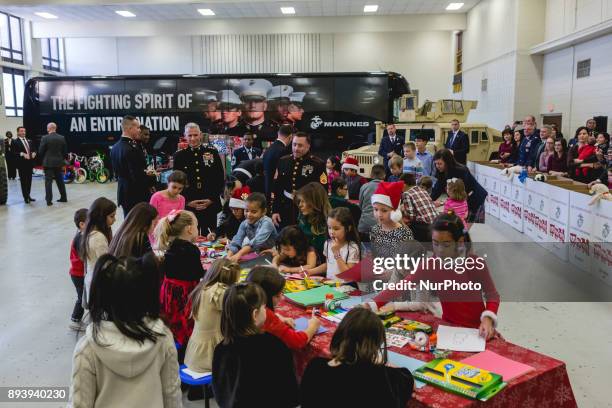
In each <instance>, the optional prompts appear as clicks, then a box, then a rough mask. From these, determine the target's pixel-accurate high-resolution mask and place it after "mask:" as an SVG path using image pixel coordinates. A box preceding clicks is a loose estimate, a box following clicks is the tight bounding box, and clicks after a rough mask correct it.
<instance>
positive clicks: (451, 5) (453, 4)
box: [446, 3, 463, 11]
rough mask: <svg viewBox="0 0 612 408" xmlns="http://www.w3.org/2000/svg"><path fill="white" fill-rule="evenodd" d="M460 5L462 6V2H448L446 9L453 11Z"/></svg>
mask: <svg viewBox="0 0 612 408" xmlns="http://www.w3.org/2000/svg"><path fill="white" fill-rule="evenodd" d="M461 7H463V3H450V4H449V5H448V6H446V10H448V11H454V10H459V9H460V8H461Z"/></svg>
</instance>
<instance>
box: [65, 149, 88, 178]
mask: <svg viewBox="0 0 612 408" xmlns="http://www.w3.org/2000/svg"><path fill="white" fill-rule="evenodd" d="M85 160H87V159H86V157H84V156H78V155H76V154H74V153H69V154H68V165H67V166H65V167H64V182H65V183H68V184H69V183H72V182H75V183H76V184H83V183H84V182H86V181H87V170H85V169H84V168H83V167H81V164H82V163H83V162H84V161H85Z"/></svg>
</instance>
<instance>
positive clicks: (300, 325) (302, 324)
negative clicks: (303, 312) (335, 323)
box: [294, 317, 329, 334]
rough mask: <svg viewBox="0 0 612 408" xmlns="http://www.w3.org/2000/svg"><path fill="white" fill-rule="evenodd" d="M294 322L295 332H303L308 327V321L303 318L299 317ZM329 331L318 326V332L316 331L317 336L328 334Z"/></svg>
mask: <svg viewBox="0 0 612 408" xmlns="http://www.w3.org/2000/svg"><path fill="white" fill-rule="evenodd" d="M294 321H295V330H297V331H304V330H306V328H307V327H308V319H307V318H305V317H299V318H297V319H295V320H294ZM328 331H329V329H328V328H327V327H323V326H319V330H317V334H322V333H326V332H328Z"/></svg>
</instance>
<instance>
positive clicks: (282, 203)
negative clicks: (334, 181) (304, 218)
mask: <svg viewBox="0 0 612 408" xmlns="http://www.w3.org/2000/svg"><path fill="white" fill-rule="evenodd" d="M313 181H316V182H319V183H321V184H322V185H323V187H324V188H325V189H326V191H327V173H326V171H325V162H324V161H323V160H322V159H320V158H319V157H316V156H314V155H312V154H311V153H310V152H308V153H306V154H305V155H304V156H302V157H299V158H296V157H294V155H293V154H290V155H287V156H283V157H281V159H280V160H279V162H278V170H277V177H276V180H275V182H274V187H275V188H274V202H273V205H272V208H273V213H274V214H280V217H281V224H280V226H281V227H285V226H288V225H295V224H296V223H297V214H298V208H297V206H296V205H295V202H294V196H295V193H296V191H298V190H299V189H300V188H302V187H304V186H305V185H306V184H308V183H310V182H313Z"/></svg>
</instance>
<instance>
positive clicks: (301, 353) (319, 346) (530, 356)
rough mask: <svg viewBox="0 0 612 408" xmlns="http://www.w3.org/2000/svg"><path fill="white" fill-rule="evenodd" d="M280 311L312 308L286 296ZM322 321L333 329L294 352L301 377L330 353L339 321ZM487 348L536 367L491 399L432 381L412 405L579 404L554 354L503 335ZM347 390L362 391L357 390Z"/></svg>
mask: <svg viewBox="0 0 612 408" xmlns="http://www.w3.org/2000/svg"><path fill="white" fill-rule="evenodd" d="M276 312H277V313H279V314H280V315H283V316H287V317H291V318H298V317H308V316H309V315H308V311H306V310H305V309H303V308H301V307H298V306H295V305H294V304H291V303H289V302H288V301H287V300H286V299H283V300H282V301H281V302H280V304H279V305H278V306H277V307H276ZM397 314H398V315H400V316H401V317H404V318H406V319H412V320H417V321H420V322H423V323H427V324H429V325H431V326H432V328H433V329H434V330H437V327H438V325H439V324H441V323H443V324H445V325H449V324H448V323H445V322H443V321H442V320H441V319H439V318H436V317H435V316H433V315H430V314H424V313H410V312H407V313H403V312H400V313H397ZM321 322H322V325H323V326H325V327H327V328H329V329H330V330H329V331H328V332H326V333H323V334H320V335H317V336H315V337H314V338H313V339H312V341H311V342H310V344H309V345H308V346H306V348H305V349H303V350H298V351H295V352H294V360H295V365H296V370H297V374H298V376H299V377H300V378H301V376H302V374H303V372H304V370H305V369H306V366H307V365H308V363H309V362H310V360H312V359H313V358H315V357H329V356H330V354H329V344H330V342H331V338H332V335H333V332H334V330H335V328H336V325H335V324H334V323H332V322H329V321H327V320H325V319H321ZM389 350H390V351H394V352H397V353H401V354H404V355H407V356H410V357H412V358H416V359H418V360H422V361H424V362H427V361H430V360H432V359H433V358H434V357H433V354H431V353H423V352H419V351H415V350H412V349H410V347H403V348H401V349H400V348H397V347H389ZM487 350H491V351H494V352H495V353H497V354H499V355H501V356H504V357H507V358H509V359H512V360H515V361H518V362H520V363H524V364H527V365H530V366H531V367H533V368H535V370H534V371H531V372H529V373H527V374H524V375H522V376H520V377H517V378H515V379H513V380H511V381H510V382H509V383H508V386H507V387H506V388H505V389H503V390H501V391H500V392H499V394H497V395H496V396H494V397H493V398H491V399H490V400H489V401H487V402H480V401H477V400H472V399H469V398H466V397H463V396H460V395H456V394H452V393H450V392H447V391H444V390H441V389H439V388H436V387H433V386H431V385H426V386H425V387H423V388H420V389H417V390H416V398H415V399H413V400H412V401H411V402H410V404H409V406H410V407H436V408H442V407H453V408H456V407H476V406H486V407H517V408H518V407H520V408H547V407H550V408H553V407H554V408H560V407H568V408H569V407H576V406H577V404H576V400H575V398H574V393H573V391H572V388H571V385H570V381H569V377H568V375H567V370H566V367H565V363H564V362H562V361H559V360H556V359H554V358H551V357H547V356H545V355H542V354H539V353H536V352H534V351H531V350H528V349H525V348H523V347H520V346H517V345H515V344H512V343H510V342H508V341H505V340H503V339H502V338H495V339H493V340H490V341H488V342H487ZM473 354H475V353H465V352H453V353H452V354H451V355H450V356H449V358H451V359H453V360H462V359H464V358H466V357H468V356H470V355H473ZM346 392H359V391H357V390H355V391H350V390H346Z"/></svg>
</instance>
